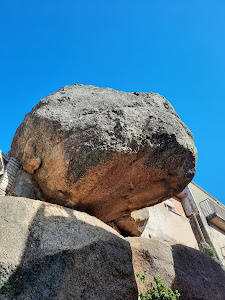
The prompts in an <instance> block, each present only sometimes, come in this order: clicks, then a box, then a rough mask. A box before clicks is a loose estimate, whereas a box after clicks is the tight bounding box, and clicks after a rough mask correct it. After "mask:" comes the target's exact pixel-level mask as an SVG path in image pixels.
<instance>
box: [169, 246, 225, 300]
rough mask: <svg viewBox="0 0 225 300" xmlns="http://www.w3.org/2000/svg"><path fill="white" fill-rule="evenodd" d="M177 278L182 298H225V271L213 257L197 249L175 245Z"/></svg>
mask: <svg viewBox="0 0 225 300" xmlns="http://www.w3.org/2000/svg"><path fill="white" fill-rule="evenodd" d="M172 254H173V260H174V270H175V279H174V282H173V286H172V289H173V290H175V289H178V290H179V293H180V294H181V297H180V299H181V300H208V299H215V300H224V299H225V298H224V297H225V272H224V271H223V269H222V268H221V266H220V265H219V264H218V263H217V262H215V261H214V260H213V259H212V258H211V257H209V256H208V255H206V254H205V253H202V252H200V251H198V250H196V249H193V248H190V247H187V246H184V245H179V244H178V245H173V246H172Z"/></svg>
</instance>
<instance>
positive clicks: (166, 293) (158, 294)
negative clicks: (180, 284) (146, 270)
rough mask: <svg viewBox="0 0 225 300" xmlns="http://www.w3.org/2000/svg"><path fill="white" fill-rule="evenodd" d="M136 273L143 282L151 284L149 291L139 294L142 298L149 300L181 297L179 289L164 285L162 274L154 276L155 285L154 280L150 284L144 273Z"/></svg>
mask: <svg viewBox="0 0 225 300" xmlns="http://www.w3.org/2000/svg"><path fill="white" fill-rule="evenodd" d="M136 275H137V277H138V278H139V279H140V280H141V281H142V282H143V283H146V284H147V285H148V286H149V288H148V289H147V291H145V292H142V293H141V294H140V295H139V297H140V299H141V300H148V299H153V300H166V299H167V300H176V299H179V297H180V294H179V293H178V291H175V292H173V291H172V290H171V289H168V288H167V287H166V286H165V285H164V281H163V280H162V278H161V277H160V276H158V275H155V276H154V281H155V284H156V285H153V283H152V282H151V283H150V285H149V284H148V281H147V280H146V277H145V275H144V274H140V273H138V274H136Z"/></svg>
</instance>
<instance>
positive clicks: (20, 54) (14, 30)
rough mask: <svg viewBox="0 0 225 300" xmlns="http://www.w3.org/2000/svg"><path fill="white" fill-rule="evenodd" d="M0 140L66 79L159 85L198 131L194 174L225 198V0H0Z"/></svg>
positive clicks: (138, 87) (155, 88)
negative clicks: (196, 160) (195, 170)
mask: <svg viewBox="0 0 225 300" xmlns="http://www.w3.org/2000/svg"><path fill="white" fill-rule="evenodd" d="M0 28H1V29H0V32H1V47H0V60H1V64H0V83H1V91H0V95H1V128H2V130H1V144H0V148H1V149H2V150H3V151H4V152H7V151H8V150H9V149H10V143H11V141H12V138H13V135H14V133H15V131H16V128H17V127H18V126H19V124H20V123H21V122H22V120H23V118H24V115H25V114H26V113H28V112H29V111H30V110H31V108H32V107H33V106H34V105H35V104H36V103H37V102H38V101H39V100H40V99H41V98H43V97H45V96H47V95H48V94H50V93H52V92H54V91H56V90H58V89H59V88H61V87H62V86H64V85H68V84H74V83H82V84H92V85H96V86H101V87H111V88H114V89H118V90H123V91H143V92H147V91H152V92H157V93H160V94H162V95H164V96H165V97H166V98H167V99H168V100H169V101H170V102H171V103H172V105H173V106H174V108H175V110H176V111H177V113H178V114H179V116H180V117H181V119H182V120H183V121H184V122H185V123H186V124H187V126H188V127H189V128H190V129H191V131H192V132H193V134H194V138H195V143H196V146H197V149H198V166H197V173H196V176H195V179H194V181H195V182H196V183H197V184H199V185H200V186H201V187H203V188H204V189H205V190H207V191H208V192H209V193H211V194H212V195H213V196H214V197H216V198H218V200H220V201H222V202H223V203H225V197H224V188H225V158H224V156H225V154H224V153H225V134H224V132H225V116H224V115H225V104H224V103H225V102H224V100H225V1H224V0H220V1H219V0H214V1H208V0H205V1H200V0H198V1H196V0H189V1H181V0H176V1H174V0H170V1H167V0H163V1H162V0H157V1H156V0H154V1H153V0H143V1H142V0H140V1H133V0H129V1H128V0H123V1H122V0H113V1H106V0H101V1H100V0H95V1H91V0H89V1H85V0H82V1H74V0H64V1H58V0H54V1H52V0H45V1H43V0H39V1H34V0H29V1H28V0H26V1H24V0H20V1H18V0H11V1H1V3H0Z"/></svg>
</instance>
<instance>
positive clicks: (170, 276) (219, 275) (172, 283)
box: [127, 237, 225, 300]
mask: <svg viewBox="0 0 225 300" xmlns="http://www.w3.org/2000/svg"><path fill="white" fill-rule="evenodd" d="M127 241H129V242H130V245H131V248H132V257H133V266H134V271H135V273H139V272H140V273H143V274H145V275H146V277H147V280H148V281H149V282H154V280H153V277H154V275H156V274H157V275H160V276H161V277H162V278H163V279H164V281H165V284H166V286H167V287H170V288H172V289H173V290H176V289H178V291H179V293H180V294H181V297H180V299H182V300H209V299H215V300H224V295H225V272H224V271H223V269H222V268H221V266H220V265H219V264H218V263H217V262H215V261H214V260H213V259H212V258H211V257H210V256H208V255H206V254H205V253H202V252H200V251H199V250H196V249H193V248H190V247H187V246H184V245H179V244H177V245H172V246H171V245H168V244H167V243H165V242H162V241H160V240H157V239H145V238H141V237H139V238H137V237H130V238H127ZM137 284H138V286H139V293H140V292H141V291H144V290H145V291H146V286H145V285H143V284H142V283H141V282H140V280H137Z"/></svg>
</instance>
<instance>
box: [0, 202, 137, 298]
mask: <svg viewBox="0 0 225 300" xmlns="http://www.w3.org/2000/svg"><path fill="white" fill-rule="evenodd" d="M0 241H1V242H0V300H11V299H13V300H15V299H17V300H24V299H35V300H36V299H37V300H39V299H41V300H48V299H57V300H61V299H67V300H73V299H77V300H79V299H82V300H85V299H86V300H90V299H92V300H100V299H102V300H106V299H121V300H123V299H133V300H136V299H137V297H138V291H137V285H136V281H135V275H134V271H133V265H132V254H131V248H130V245H129V242H127V241H126V240H125V239H124V238H123V237H121V236H120V235H119V234H118V233H117V232H116V231H114V230H113V229H112V228H111V227H109V226H107V225H106V224H104V223H103V222H101V221H100V220H98V219H96V218H95V217H92V216H89V215H87V214H86V213H82V212H78V211H73V210H71V209H68V208H63V207H60V206H57V205H53V204H49V203H45V202H41V201H38V200H31V199H26V198H16V197H0Z"/></svg>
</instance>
